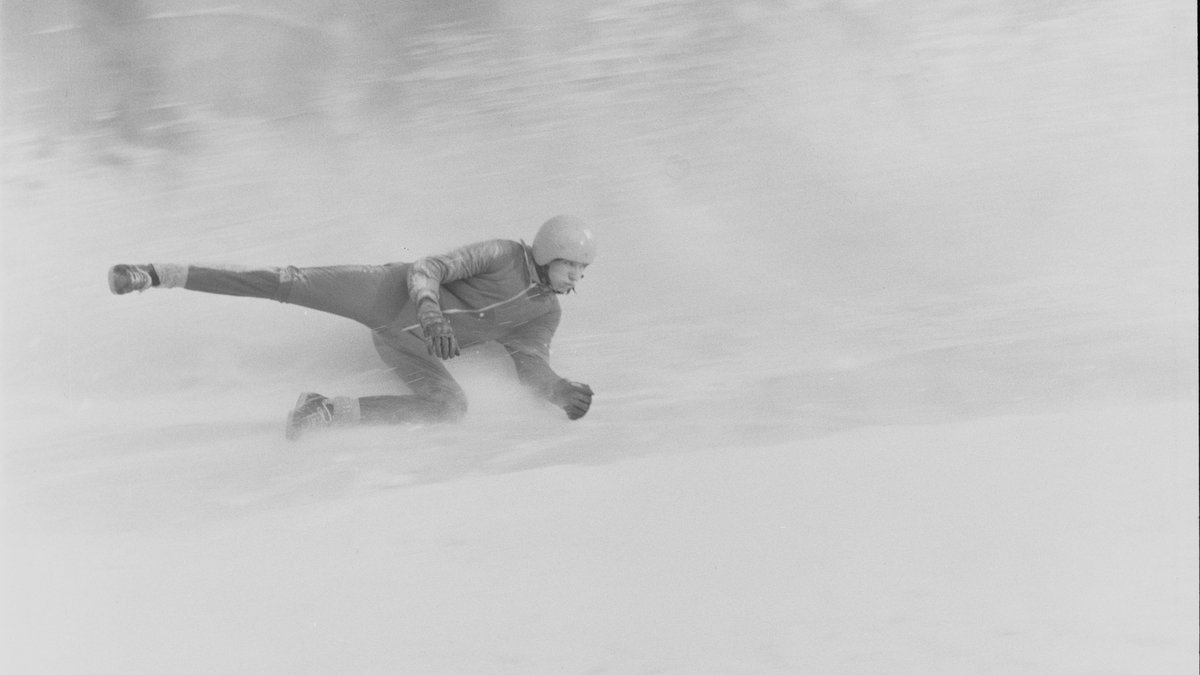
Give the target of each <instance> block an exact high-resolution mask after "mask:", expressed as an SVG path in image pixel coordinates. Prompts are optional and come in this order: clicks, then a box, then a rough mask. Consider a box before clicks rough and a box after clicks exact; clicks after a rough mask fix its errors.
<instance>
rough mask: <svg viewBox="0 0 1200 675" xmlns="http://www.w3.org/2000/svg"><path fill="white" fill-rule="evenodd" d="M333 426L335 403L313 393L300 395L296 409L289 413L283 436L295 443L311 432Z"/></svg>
mask: <svg viewBox="0 0 1200 675" xmlns="http://www.w3.org/2000/svg"><path fill="white" fill-rule="evenodd" d="M331 426H333V401H332V400H331V399H329V398H328V397H325V396H322V395H320V394H314V393H312V392H304V393H303V394H300V398H299V399H298V400H297V401H296V407H294V408H292V412H290V413H288V418H287V427H286V428H285V429H284V433H283V435H284V436H285V437H286V438H287V439H288V440H289V441H294V440H296V439H298V438H300V437H301V436H303V435H304V434H306V433H308V432H310V431H316V430H318V429H328V428H329V427H331Z"/></svg>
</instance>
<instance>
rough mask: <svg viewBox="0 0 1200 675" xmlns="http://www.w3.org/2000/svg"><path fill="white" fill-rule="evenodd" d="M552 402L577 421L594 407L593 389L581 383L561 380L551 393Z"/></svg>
mask: <svg viewBox="0 0 1200 675" xmlns="http://www.w3.org/2000/svg"><path fill="white" fill-rule="evenodd" d="M550 402H551V403H553V404H554V405H556V406H558V407H560V408H562V409H563V410H565V411H567V417H569V418H571V419H573V420H577V419H579V418H580V417H583V416H584V415H586V414H587V411H588V408H590V407H592V388H591V387H589V386H587V385H586V384H580V383H579V382H572V381H570V380H559V381H558V382H557V383H555V385H554V390H553V391H551V393H550Z"/></svg>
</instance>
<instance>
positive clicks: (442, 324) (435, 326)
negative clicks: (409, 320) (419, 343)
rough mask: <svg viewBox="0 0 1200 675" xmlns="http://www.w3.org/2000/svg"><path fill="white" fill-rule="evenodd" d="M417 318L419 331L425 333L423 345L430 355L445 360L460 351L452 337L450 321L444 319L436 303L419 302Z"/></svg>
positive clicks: (456, 341)
mask: <svg viewBox="0 0 1200 675" xmlns="http://www.w3.org/2000/svg"><path fill="white" fill-rule="evenodd" d="M417 318H418V319H419V320H420V322H421V332H422V333H424V334H425V347H426V348H427V349H429V353H430V354H431V355H433V356H436V357H438V358H439V359H442V360H443V361H445V360H446V359H452V358H454V357H455V356H458V355H459V354H461V353H462V352H461V351H459V349H458V340H456V339H455V338H454V331H453V330H452V329H451V328H450V322H449V321H448V320H446V317H445V316H444V315H443V314H442V310H440V309H438V306H437V303H435V302H432V301H427V302H423V303H421V309H420V311H419V312H418V314H417Z"/></svg>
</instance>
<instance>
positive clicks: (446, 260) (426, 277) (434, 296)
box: [408, 239, 506, 306]
mask: <svg viewBox="0 0 1200 675" xmlns="http://www.w3.org/2000/svg"><path fill="white" fill-rule="evenodd" d="M505 253H506V252H505V247H504V242H503V241H502V240H500V239H493V240H490V241H484V242H479V243H477V244H468V245H467V246H463V247H460V248H456V249H454V250H453V251H450V252H449V253H445V254H442V255H432V256H427V257H424V258H421V259H419V260H417V261H416V262H414V263H413V264H412V265H411V266H409V268H408V295H409V297H410V298H411V299H412V301H413V304H414V305H417V306H420V304H421V301H422V300H433V301H434V302H437V303H439V304H440V301H441V288H442V284H444V283H446V282H448V281H458V280H460V279H467V278H470V277H473V276H476V275H479V274H483V273H485V272H489V271H492V270H495V269H499V268H500V267H501V266H503V265H504V256H505Z"/></svg>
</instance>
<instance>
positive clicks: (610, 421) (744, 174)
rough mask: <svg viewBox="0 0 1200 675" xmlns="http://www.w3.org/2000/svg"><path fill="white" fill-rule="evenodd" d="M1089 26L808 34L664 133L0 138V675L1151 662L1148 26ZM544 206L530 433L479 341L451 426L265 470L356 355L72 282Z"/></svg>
mask: <svg viewBox="0 0 1200 675" xmlns="http://www.w3.org/2000/svg"><path fill="white" fill-rule="evenodd" d="M952 4H953V3H941V4H938V3H931V5H937V6H939V7H941V6H948V5H952ZM1134 4H1135V5H1136V6H1138V7H1143V6H1145V7H1148V8H1149V9H1148V10H1147V11H1146V12H1144V13H1140V14H1135V15H1129V14H1128V12H1127V10H1128V8H1129V6H1130V3H1121V2H1107V3H1103V2H1098V3H1092V4H1087V5H1086V7H1087V9H1083V7H1085V5H1080V8H1076V9H1073V10H1070V11H1066V10H1064V11H1063V12H1062V15H1061V16H1059V17H1058V18H1056V19H1054V20H1046V21H1043V22H1040V23H1034V24H1030V25H1025V26H1023V27H1018V28H1014V27H1013V26H1012V25H1009V24H1005V23H1003V22H998V21H995V20H994V17H992V15H990V14H987V13H981V12H972V11H969V10H960V11H959V13H957V14H955V13H953V12H949V10H947V12H948V13H947V15H946V16H947V17H950V18H945V17H943V18H942V19H941V21H942V23H941V24H938V25H939V26H941V31H942V32H940V33H937V34H935V35H933V36H931V37H927V38H926V39H925V42H923V43H922V44H924V45H925V47H924V48H925V49H927V50H932V52H921V54H926V56H919V57H918V56H913V54H916V53H917V52H909V51H906V50H905V44H895V43H893V42H888V41H887V40H882V41H876V40H874V39H871V40H866V41H865V42H864V41H855V40H853V39H850V38H847V37H844V36H841V35H840V33H839V34H837V35H834V33H835V32H836V31H833V29H831V28H830V29H828V33H827V32H822V30H823V29H822V28H821V25H820V23H819V22H817V23H816V24H813V26H816V27H812V26H809V28H808V30H810V31H811V32H810V33H808V34H807V35H808V37H809V38H810V39H809V40H807V41H805V42H803V43H802V44H798V45H792V44H791V43H789V42H788V41H787V40H786V39H781V40H780V41H779V42H776V43H768V44H767V45H766V46H764V47H763V48H762V49H763V53H764V54H766V55H767V56H769V60H770V63H772V64H773V65H774V66H776V67H777V69H778V70H779V72H782V73H784V74H785V75H787V77H783V76H780V77H777V78H775V79H772V78H770V77H768V78H765V79H759V80H754V81H747V82H745V83H743V84H742V85H741V89H739V95H738V96H737V97H734V98H737V99H738V100H742V101H744V102H745V108H744V109H741V110H740V111H737V112H733V113H730V112H729V110H723V111H722V114H723V115H725V116H724V117H722V118H721V119H720V120H718V121H711V122H710V121H709V120H708V119H707V118H706V115H707V114H708V113H707V111H703V110H701V111H698V112H696V113H695V114H694V116H692V117H687V116H686V115H685V116H684V117H683V118H682V119H678V118H670V119H671V120H672V123H668V122H667V121H666V120H667V119H668V118H669V115H668V112H666V111H664V109H644V110H643V109H638V110H636V111H633V112H630V111H628V110H625V109H623V108H621V107H620V106H619V105H613V106H611V107H608V108H603V109H601V110H599V111H596V110H590V111H589V112H587V114H586V115H585V116H584V117H581V118H580V119H583V120H584V121H579V122H578V123H575V124H571V123H567V124H561V125H558V126H554V127H552V128H539V130H538V133H536V134H529V133H524V132H522V131H521V130H520V129H515V128H510V127H509V126H507V125H506V124H502V123H497V124H492V123H489V122H487V121H481V119H480V118H478V117H472V116H464V117H462V118H454V117H451V118H442V119H437V120H430V119H424V118H415V119H410V120H407V121H405V122H403V123H401V122H397V121H394V120H380V119H366V120H361V121H359V122H358V123H357V124H356V125H354V131H353V133H345V132H337V133H335V131H333V130H330V129H328V128H325V127H322V126H320V125H313V124H310V123H309V122H307V121H303V120H301V121H294V120H293V121H274V122H262V121H259V120H241V121H239V120H233V119H228V118H223V117H220V116H213V117H211V118H205V119H203V120H202V124H201V126H200V128H202V129H203V134H202V143H201V144H200V145H199V147H200V149H199V150H195V151H193V152H192V153H191V154H187V155H181V156H178V155H176V154H173V153H160V152H157V151H146V152H145V153H143V154H140V155H137V156H135V157H134V160H135V161H132V162H130V163H128V164H126V165H124V166H122V167H113V166H108V165H102V164H97V163H96V162H94V161H92V160H89V159H88V158H87V157H86V156H85V153H86V151H85V150H81V149H78V148H80V147H82V144H76V143H74V142H71V141H64V142H63V147H62V149H60V150H59V151H57V152H56V153H52V154H50V155H49V156H46V155H44V154H43V155H38V154H37V153H36V152H34V151H33V150H32V149H31V148H32V147H34V146H35V145H36V138H35V137H34V136H33V135H32V134H33V132H31V131H30V130H29V129H28V128H26V127H23V126H17V125H14V124H10V125H9V127H8V128H6V139H5V143H6V162H5V183H4V210H3V217H4V230H3V245H4V248H3V262H4V284H5V286H4V288H5V291H4V295H3V300H4V313H3V322H4V325H3V330H4V340H3V345H4V363H3V366H4V371H3V386H4V418H3V419H4V437H3V438H4V460H5V461H4V464H3V470H4V475H3V479H4V497H5V500H4V519H5V546H4V581H5V583H4V598H3V606H4V608H5V622H6V634H5V638H4V644H3V647H4V657H3V658H4V661H3V662H0V663H2V664H3V669H4V672H12V673H18V672H19V673H26V672H28V673H34V672H38V673H42V672H45V673H51V672H53V673H60V672H64V673H65V672H79V673H164V672H170V673H193V672H194V673H216V672H245V673H330V672H339V673H397V672H400V673H839V674H841V673H845V674H858V673H862V674H866V673H872V674H874V673H913V674H922V675H924V674H932V673H953V674H959V673H1047V674H1055V675H1057V674H1064V673H1078V674H1084V673H1088V674H1093V675H1098V674H1102V673H1103V674H1109V673H1155V674H1166V673H1181V674H1182V673H1194V672H1195V671H1196V669H1197V666H1198V663H1197V653H1198V649H1200V644H1198V641H1197V635H1198V631H1200V625H1198V621H1197V610H1196V605H1197V598H1198V594H1200V591H1198V588H1197V560H1198V543H1197V531H1196V525H1197V488H1196V486H1197V454H1196V449H1197V432H1196V429H1197V414H1196V406H1197V389H1196V351H1195V350H1196V267H1195V236H1196V235H1195V219H1196V203H1195V202H1196V195H1195V190H1194V188H1195V179H1196V175H1195V147H1196V129H1195V97H1194V93H1195V90H1194V86H1195V73H1194V65H1195V58H1194V57H1195V51H1194V50H1195V39H1194V38H1195V33H1194V26H1195V8H1194V6H1192V7H1185V6H1183V5H1182V4H1179V3H1175V4H1173V3H1169V2H1160V3H1145V4H1144V5H1143V4H1137V3H1134ZM856 7H858V8H859V9H860V10H862V11H863V12H864V13H865V15H867V16H869V15H871V12H872V11H877V12H880V13H882V14H886V13H887V11H888V10H886V9H884V8H882V5H881V6H879V7H876V6H874V5H872V4H871V3H858V5H856ZM762 11H763V12H769V11H781V10H762ZM751 19H754V20H755V21H759V22H761V23H763V24H770V23H771V20H772V19H771V17H770V16H767V17H765V18H764V17H758V16H757V15H756V16H754V17H751ZM779 20H780V21H782V19H779ZM908 27H909V28H912V26H911V24H908ZM935 33H936V31H935ZM885 37H886V36H885ZM1114 45H1117V46H1114ZM1181 45H1182V46H1181ZM1035 47H1036V49H1034V48H1035ZM1118 47H1119V48H1118ZM1031 50H1033V51H1032V52H1031ZM1038 50H1041V51H1038ZM1047 51H1049V52H1050V53H1049V56H1047ZM930 53H931V54H933V55H932V56H928V54H930ZM1031 53H1036V54H1039V56H1036V57H1035V56H1030V54H1031ZM909 57H911V58H913V59H917V60H916V61H906V62H902V60H903V58H909ZM1051 57H1053V58H1051ZM921 59H924V60H921ZM1054 59H1059V60H1054ZM879 61H886V62H887V63H889V64H897V63H898V64H899V65H896V66H895V67H897V68H904V67H907V68H913V69H917V70H914V71H913V72H908V73H902V75H904V77H901V78H897V77H895V73H891V74H883V75H881V74H880V73H879V72H878V71H876V70H872V68H873V66H872V65H871V64H875V63H877V62H879ZM1044 63H1053V64H1055V66H1056V67H1054V68H1043V67H1042V65H1043V64H1044ZM905 64H907V65H905ZM1071 64H1075V69H1074V70H1072V69H1071V68H1064V65H1071ZM889 73H890V71H889ZM885 75H886V76H885ZM1117 75H1120V76H1121V78H1124V79H1121V80H1120V83H1121V84H1122V85H1125V86H1123V87H1114V86H1112V85H1111V83H1112V82H1113V78H1114V77H1115V76H1117ZM788 78H791V79H788ZM856 78H859V79H861V80H863V81H865V82H866V84H863V85H862V86H861V88H856V87H857V85H856V84H855V83H856V82H858V81H859V79H856ZM997 78H1000V79H997ZM897 83H901V84H905V85H907V86H911V87H916V88H917V89H919V91H915V93H914V90H912V89H906V88H905V87H904V86H900V85H899V84H897ZM867 85H870V86H867ZM921 87H924V88H926V89H920V88H921ZM664 105H665V104H664ZM575 112H576V113H577V114H580V115H583V113H579V111H578V110H576V111H575ZM679 112H680V111H679V110H678V109H673V112H672V113H671V114H678V113H679ZM643 117H645V118H646V119H650V120H652V122H646V120H645V119H643ZM570 121H571V120H570V119H568V120H567V122H570ZM659 122H661V124H659ZM31 139H32V140H31ZM557 211H572V212H577V213H580V214H581V215H583V216H585V217H587V218H590V219H591V220H592V221H593V222H595V223H596V229H597V231H598V233H599V235H600V237H601V246H602V248H601V253H600V258H599V259H598V261H597V263H596V264H595V265H594V266H593V267H592V268H591V269H590V270H589V272H588V275H587V279H586V280H585V281H584V282H583V284H582V286H581V292H580V293H579V294H577V295H573V296H570V297H568V298H565V299H564V303H563V304H564V320H563V324H562V327H561V328H560V331H559V335H558V337H557V338H556V341H555V345H554V356H553V361H554V365H555V367H556V368H557V369H558V370H559V371H560V372H561V373H562V374H564V375H566V376H569V377H571V378H574V379H578V380H580V381H584V382H587V383H589V384H590V385H591V386H592V387H593V388H594V389H595V391H596V392H597V396H596V400H595V404H594V407H593V409H592V411H591V412H590V414H589V415H588V416H587V417H586V418H584V419H583V420H580V421H578V422H568V421H567V420H566V419H565V418H564V417H563V416H562V414H561V413H560V412H558V411H556V410H554V409H552V408H550V407H548V406H546V405H544V404H542V403H540V402H537V401H534V400H532V399H530V398H529V397H527V396H526V395H525V394H524V393H523V392H522V391H521V390H520V388H519V387H518V386H517V385H516V384H515V383H514V382H513V379H512V373H511V366H509V365H508V364H507V363H505V361H504V359H503V355H502V354H499V353H497V352H496V350H493V349H487V348H485V349H480V350H475V351H473V352H472V353H469V354H467V355H465V356H464V357H463V358H461V359H459V360H456V361H455V362H453V363H452V364H451V369H452V371H453V372H454V373H455V374H456V376H458V377H459V378H460V381H461V382H462V383H463V385H464V387H465V388H466V390H467V392H468V395H469V397H470V400H471V406H472V407H471V411H470V413H469V415H468V418H467V419H466V421H465V422H464V423H462V424H459V425H454V426H433V427H420V428H407V429H380V428H371V429H357V430H352V431H347V432H344V433H339V434H336V435H327V436H319V437H314V438H311V439H308V440H305V441H302V442H300V443H288V442H286V441H284V440H283V438H282V424H283V418H284V415H285V413H286V411H287V409H288V407H289V406H290V405H291V404H292V402H293V400H294V398H295V396H296V393H297V392H298V391H302V390H310V389H311V390H317V391H322V392H325V393H329V394H335V393H337V394H369V393H382V392H388V391H395V390H396V389H395V385H394V384H392V382H391V381H390V379H389V377H388V375H387V373H385V372H383V371H382V370H381V369H380V366H379V364H378V362H377V360H376V358H375V356H374V354H373V352H372V349H371V346H370V340H369V337H368V335H367V334H366V332H365V331H364V330H362V329H361V328H359V327H358V326H356V325H353V324H350V323H348V322H346V321H344V320H341V319H337V318H335V317H328V316H322V315H318V314H315V313H309V312H305V311H303V310H301V309H298V308H295V307H287V306H283V305H278V304H275V303H270V302H263V301H254V300H243V299H231V298H221V297H216V296H205V295H201V294H194V293H187V292H183V291H152V292H148V293H145V294H141V295H137V296H133V297H113V296H111V295H109V294H108V291H107V288H106V286H105V282H104V275H105V271H106V269H107V267H108V266H109V265H111V264H113V263H116V262H142V261H163V262H170V261H178V262H191V261H217V262H229V263H238V264H299V265H315V264H333V263H346V262H380V261H386V260H408V259H412V258H414V257H416V256H419V255H421V254H423V253H426V252H431V251H438V250H442V249H444V248H448V247H450V246H454V245H457V244H461V243H465V242H469V241H474V240H478V239H482V238H486V237H492V236H505V237H511V238H525V239H528V238H530V237H531V236H532V233H533V230H534V229H535V227H536V225H537V223H539V222H540V221H541V220H542V219H544V218H545V217H547V216H548V215H550V214H552V213H554V212H557Z"/></svg>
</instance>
